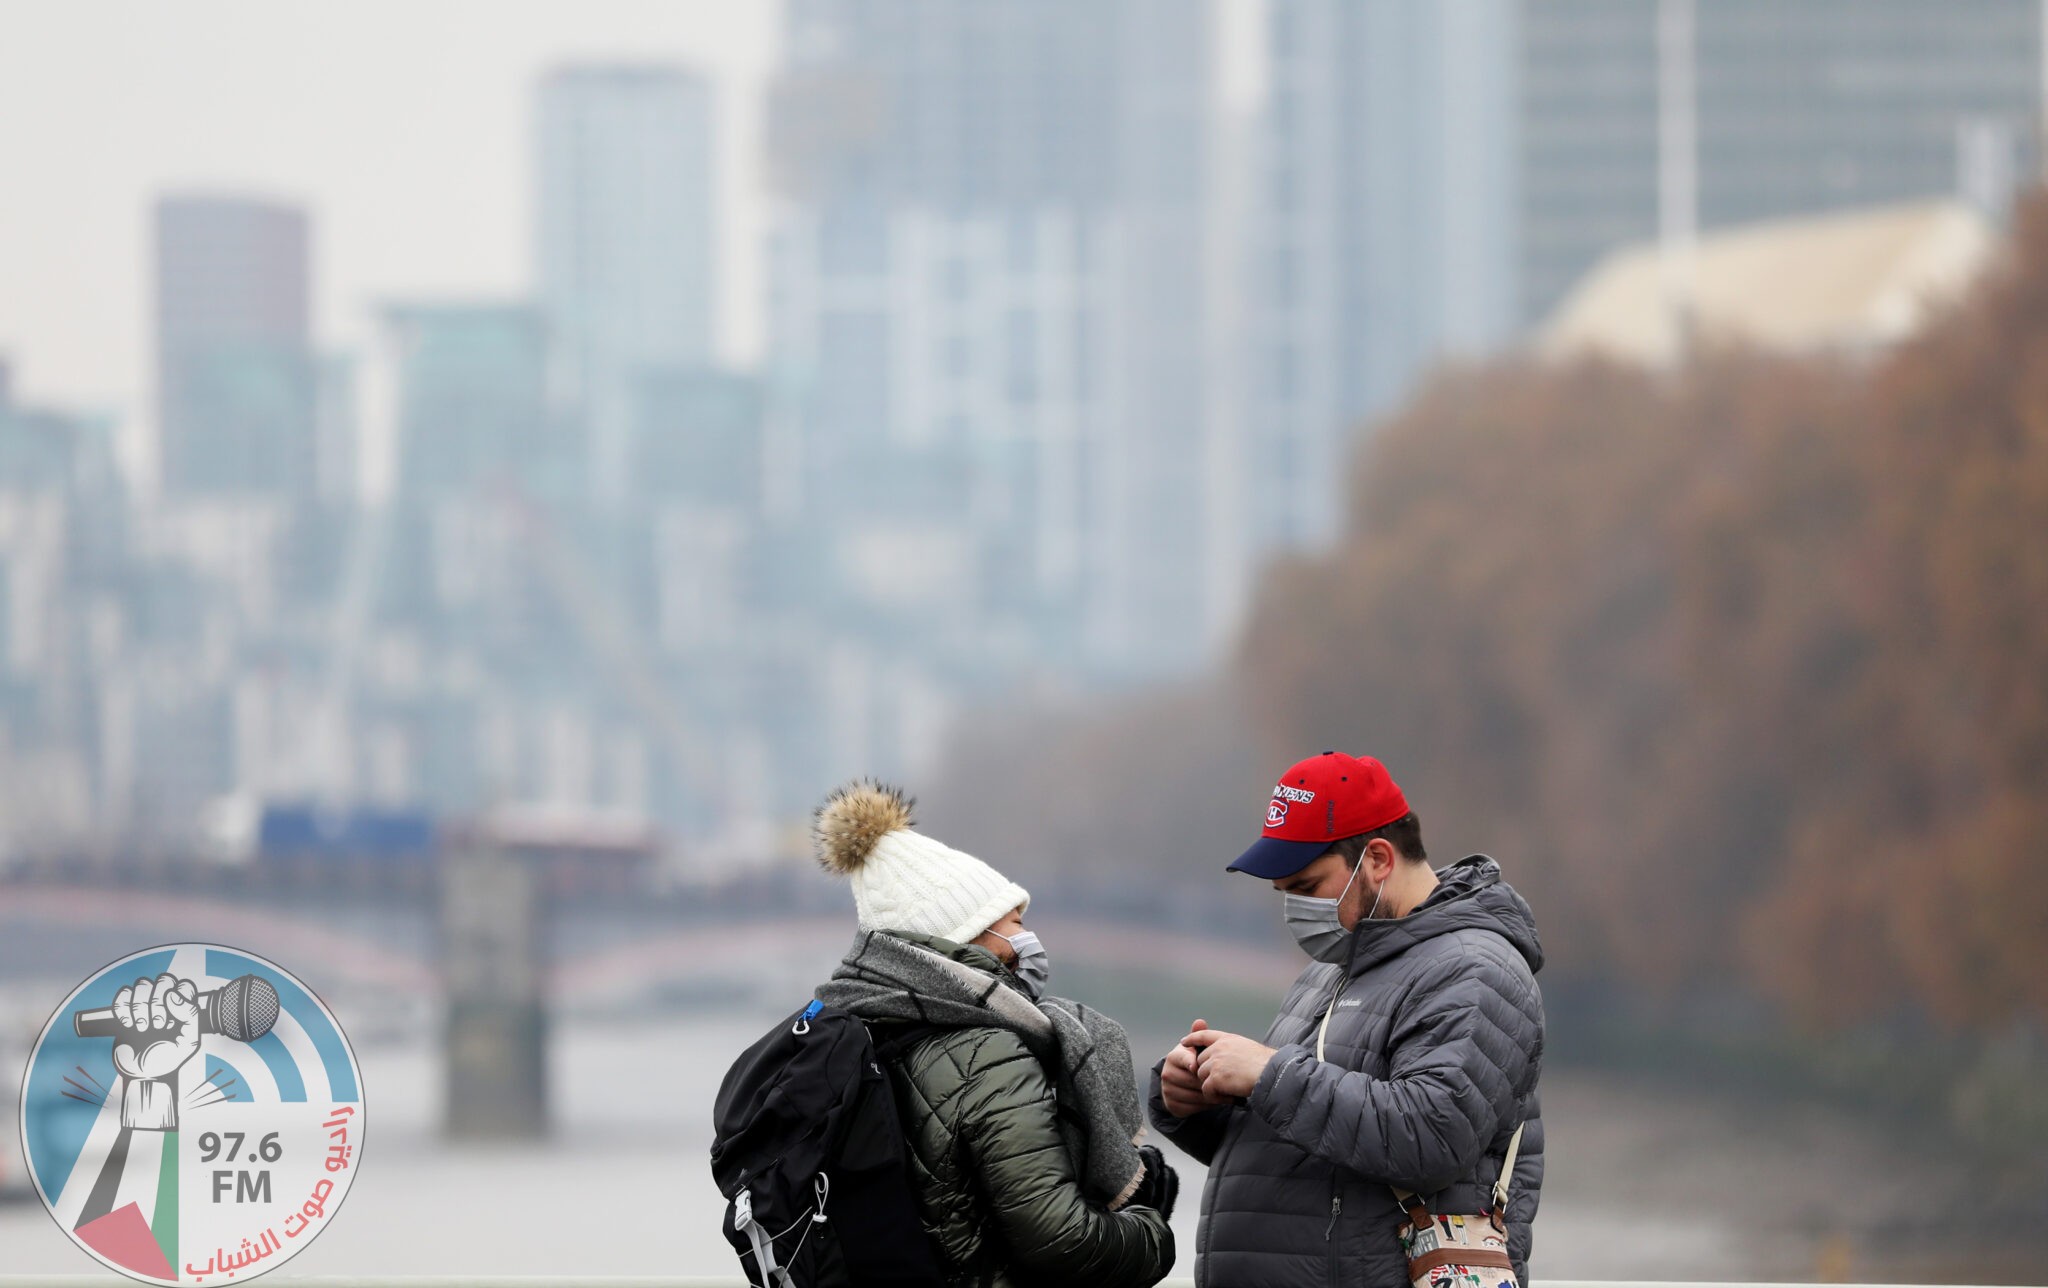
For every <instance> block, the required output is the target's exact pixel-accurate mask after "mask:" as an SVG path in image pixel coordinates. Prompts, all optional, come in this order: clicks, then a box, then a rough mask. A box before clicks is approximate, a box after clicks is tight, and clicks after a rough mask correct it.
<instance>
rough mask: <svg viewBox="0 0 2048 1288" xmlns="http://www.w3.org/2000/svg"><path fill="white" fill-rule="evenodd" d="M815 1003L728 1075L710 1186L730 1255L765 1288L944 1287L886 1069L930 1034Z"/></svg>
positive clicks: (716, 1115) (718, 1108) (721, 1091)
mask: <svg viewBox="0 0 2048 1288" xmlns="http://www.w3.org/2000/svg"><path fill="white" fill-rule="evenodd" d="M930 1031H931V1030H929V1029H927V1028H922V1027H918V1028H915V1029H913V1028H911V1027H910V1026H895V1025H892V1026H890V1033H891V1035H892V1036H891V1037H890V1038H889V1040H888V1041H886V1042H884V1043H882V1044H881V1045H880V1046H877V1044H876V1043H875V1042H874V1041H873V1039H872V1038H871V1037H870V1036H869V1033H868V1029H867V1026H866V1025H865V1024H863V1023H861V1021H859V1020H858V1019H856V1018H854V1017H853V1016H851V1015H849V1014H847V1013H846V1012H844V1011H840V1010H836V1009H834V1008H832V1007H829V1006H826V1005H825V1004H824V1003H823V1002H818V1001H813V1002H812V1003H811V1004H810V1005H809V1006H806V1007H805V1008H804V1009H803V1010H801V1011H799V1012H797V1013H796V1014H794V1015H792V1016H790V1017H789V1019H787V1020H786V1021H784V1022H783V1023H781V1024H779V1025H777V1026H776V1027H775V1028H774V1029H773V1030H771V1031H770V1032H769V1034H768V1035H767V1036H766V1037H764V1038H762V1039H761V1040H760V1041H759V1042H756V1043H755V1044H754V1045H753V1046H751V1047H748V1048H747V1049H746V1051H745V1052H743V1053H742V1054H741V1055H740V1057H739V1059H737V1060H735V1061H733V1064H732V1068H731V1069H729V1070H727V1071H726V1075H725V1081H724V1082H723V1083H722V1084H720V1086H719V1088H718V1100H717V1102H716V1105H715V1107H714V1109H713V1113H712V1125H713V1130H714V1136H713V1138H712V1142H711V1175H712V1178H713V1179H714V1180H716V1181H717V1182H718V1192H719V1193H721V1194H723V1195H724V1196H725V1199H726V1205H725V1221H724V1225H723V1229H724V1233H725V1238H726V1242H728V1243H730V1244H732V1246H733V1250H734V1251H736V1252H738V1253H739V1256H740V1263H741V1265H742V1266H743V1267H744V1268H745V1269H746V1272H747V1280H748V1282H749V1283H752V1284H757V1285H760V1286H761V1288H842V1286H844V1288H870V1286H872V1288H938V1286H939V1285H941V1284H943V1283H944V1277H943V1276H942V1275H941V1273H940V1271H939V1262H938V1258H937V1257H936V1256H934V1255H933V1252H932V1247H931V1242H930V1240H929V1239H928V1238H927V1237H926V1235H925V1232H924V1227H923V1225H922V1224H920V1223H919V1221H918V1219H917V1200H916V1197H915V1195H914V1194H913V1192H912V1190H911V1184H910V1172H909V1167H908V1163H907V1161H906V1150H905V1146H904V1140H903V1126H902V1123H901V1122H900V1121H899V1120H898V1118H897V1116H896V1098H895V1095H894V1093H893V1092H892V1090H891V1089H890V1085H889V1077H888V1074H887V1073H885V1072H884V1071H883V1069H882V1061H883V1060H885V1059H894V1058H895V1057H896V1056H897V1055H899V1054H901V1052H902V1051H903V1049H904V1048H905V1047H907V1046H908V1045H909V1044H910V1043H912V1042H915V1041H916V1040H917V1039H918V1038H920V1037H922V1036H924V1035H926V1034H928V1033H929V1032H930Z"/></svg>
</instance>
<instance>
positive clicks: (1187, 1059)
mask: <svg viewBox="0 0 2048 1288" xmlns="http://www.w3.org/2000/svg"><path fill="white" fill-rule="evenodd" d="M1208 1029H1209V1022H1208V1021H1207V1020H1196V1021H1195V1025H1194V1027H1193V1028H1192V1029H1190V1030H1189V1031H1188V1035H1187V1037H1184V1038H1182V1039H1181V1040H1180V1041H1179V1042H1177V1043H1176V1044H1174V1048H1173V1050H1171V1051H1168V1052H1167V1053H1166V1063H1165V1065H1164V1066H1162V1067H1161V1068H1160V1070H1159V1099H1160V1100H1161V1101H1162V1102H1163V1103H1164V1104H1165V1105H1166V1112H1167V1113H1170V1114H1172V1115H1173V1116H1174V1117H1175V1118H1186V1117H1189V1116H1190V1115H1193V1114H1198V1113H1201V1112H1202V1111H1203V1110H1204V1109H1214V1108H1215V1107H1216V1106H1218V1105H1222V1104H1228V1103H1229V1099H1228V1097H1224V1096H1212V1095H1210V1094H1209V1093H1208V1092H1207V1091H1205V1090H1203V1088H1202V1075H1201V1072H1200V1070H1199V1069H1198V1068H1197V1067H1196V1060H1195V1056H1196V1048H1195V1047H1194V1046H1193V1045H1192V1039H1193V1038H1194V1036H1195V1035H1196V1034H1197V1033H1205V1032H1207V1031H1208Z"/></svg>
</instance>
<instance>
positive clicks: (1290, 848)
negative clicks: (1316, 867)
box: [1224, 836, 1331, 881]
mask: <svg viewBox="0 0 2048 1288" xmlns="http://www.w3.org/2000/svg"><path fill="white" fill-rule="evenodd" d="M1330 845H1331V842H1329V841H1283V840H1281V839H1280V838H1279V837H1277V836H1262V837H1260V838H1259V839H1258V840H1256V841H1254V842H1252V847H1251V848H1250V849H1249V850H1246V851H1245V852H1244V853H1243V854H1240V855H1238V856H1237V862H1235V863H1233V864H1231V865H1230V866H1229V867H1227V868H1225V869H1224V871H1226V872H1248V873H1250V874H1251V875H1252V876H1255V877H1259V878H1261V879H1262V880H1266V881H1278V880H1279V879H1280V878H1281V877H1291V876H1293V875H1294V874H1295V873H1297V872H1299V871H1301V870H1302V869H1303V868H1305V867H1307V866H1308V865H1309V864H1311V863H1314V862H1315V861H1316V860H1317V859H1319V858H1321V857H1322V856H1323V855H1324V854H1326V853H1328V852H1329V849H1330Z"/></svg>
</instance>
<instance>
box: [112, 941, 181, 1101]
mask: <svg viewBox="0 0 2048 1288" xmlns="http://www.w3.org/2000/svg"><path fill="white" fill-rule="evenodd" d="M114 1018H115V1019H116V1020H118V1021H120V1024H121V1036H119V1037H117V1038H115V1039H114V1068H116V1069H118V1070H119V1071H120V1072H121V1076H122V1077H124V1078H126V1079H128V1081H127V1083H126V1084H125V1085H124V1086H123V1087H122V1089H121V1125H122V1126H123V1127H139V1128H141V1129H143V1130H145V1131H175V1130H176V1129H177V1126H178V1088H177V1085H176V1084H175V1083H172V1082H167V1081H166V1079H169V1078H170V1077H172V1075H174V1074H176V1073H177V1072H178V1070H179V1069H181V1068H183V1067H184V1065H185V1062H186V1061H187V1060H190V1059H191V1058H192V1057H193V1056H195V1055H198V1054H199V990H198V989H197V988H196V987H194V985H193V983H192V981H191V980H189V979H179V978H178V977H177V976H175V975H170V974H165V975H159V976H157V977H156V978H155V979H153V980H151V979H138V980H136V981H135V982H134V983H133V984H130V985H128V986H126V987H124V988H123V989H121V991H120V992H118V993H116V994H114Z"/></svg>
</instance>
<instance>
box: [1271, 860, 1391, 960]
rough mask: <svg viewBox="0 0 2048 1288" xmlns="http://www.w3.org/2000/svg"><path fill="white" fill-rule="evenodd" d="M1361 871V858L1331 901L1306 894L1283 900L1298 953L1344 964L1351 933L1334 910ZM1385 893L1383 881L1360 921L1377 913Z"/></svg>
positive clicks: (1288, 926) (1362, 869) (1291, 895)
mask: <svg viewBox="0 0 2048 1288" xmlns="http://www.w3.org/2000/svg"><path fill="white" fill-rule="evenodd" d="M1364 870H1365V860H1364V858H1363V857H1361V858H1360V859H1359V861H1358V866H1357V867H1355V868H1353V869H1351V880H1350V881H1346V882H1345V883H1344V888H1343V889H1342V890H1340V891H1338V892H1337V897H1336V898H1334V899H1318V898H1316V897H1314V896H1313V895H1306V894H1290V895H1287V896H1286V897H1285V900H1284V902H1283V906H1282V915H1284V916H1285V917H1286V918H1287V929H1288V930H1289V931H1290V932H1291V933H1292V934H1293V935H1294V942H1295V943H1297V944H1299V945H1300V946H1301V951H1303V952H1305V953H1307V954H1308V955H1309V956H1310V957H1313V958H1314V959H1315V960H1317V961H1319V962H1341V961H1343V960H1344V956H1345V953H1346V952H1347V951H1348V947H1349V945H1348V942H1347V941H1348V940H1349V939H1350V937H1351V931H1349V930H1346V929H1344V920H1343V918H1341V917H1339V916H1338V915H1337V909H1338V907H1339V906H1340V905H1341V904H1342V903H1343V902H1344V896H1345V895H1347V894H1350V893H1351V885H1352V882H1354V881H1357V880H1358V874H1359V873H1360V872H1362V871H1364ZM1386 892H1387V885H1386V882H1384V881H1382V882H1381V883H1380V888H1379V889H1378V890H1376V891H1374V892H1373V896H1372V909H1371V911H1369V912H1367V913H1366V914H1365V916H1364V917H1363V918H1361V919H1360V920H1361V921H1371V920H1372V919H1373V917H1374V916H1375V915H1376V914H1377V913H1378V912H1379V910H1380V896H1381V895H1384V894H1385V893H1386ZM1353 929H1356V927H1353Z"/></svg>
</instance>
